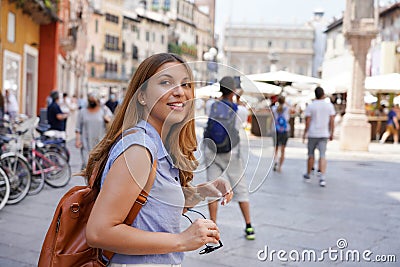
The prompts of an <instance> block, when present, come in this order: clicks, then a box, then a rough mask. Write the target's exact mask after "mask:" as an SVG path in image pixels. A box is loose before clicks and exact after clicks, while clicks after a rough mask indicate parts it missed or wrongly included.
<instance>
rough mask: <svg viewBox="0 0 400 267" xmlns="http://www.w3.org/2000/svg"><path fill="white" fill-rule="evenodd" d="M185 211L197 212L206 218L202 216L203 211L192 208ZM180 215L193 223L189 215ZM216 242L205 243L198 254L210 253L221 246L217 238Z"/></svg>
mask: <svg viewBox="0 0 400 267" xmlns="http://www.w3.org/2000/svg"><path fill="white" fill-rule="evenodd" d="M187 211H189V212H194V213H197V214H199V215H200V216H201V217H203V219H207V218H206V216H204V215H203V213H201V212H200V211H197V210H194V209H187ZM182 216H183V217H185V218H187V219H188V220H189V221H190V223H193V221H192V220H191V219H190V217H189V216H187V215H186V214H182ZM218 242H219V244H218V245H217V246H213V245H208V244H206V245H205V246H206V247H205V248H203V249H202V250H200V252H199V254H200V255H204V254H208V253H211V252H213V251H215V250H217V249H219V248H222V246H223V244H222V242H221V240H218Z"/></svg>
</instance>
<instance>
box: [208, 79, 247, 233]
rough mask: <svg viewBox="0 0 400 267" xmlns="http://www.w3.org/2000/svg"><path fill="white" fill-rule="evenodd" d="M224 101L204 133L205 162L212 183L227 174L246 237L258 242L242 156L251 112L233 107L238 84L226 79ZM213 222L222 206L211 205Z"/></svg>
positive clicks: (213, 111)
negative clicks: (243, 128) (243, 132)
mask: <svg viewBox="0 0 400 267" xmlns="http://www.w3.org/2000/svg"><path fill="white" fill-rule="evenodd" d="M220 91H221V92H222V99H220V100H216V101H215V103H213V104H212V106H211V109H210V114H209V119H208V122H207V127H206V128H205V130H204V143H205V162H206V166H207V169H206V173H207V179H208V181H212V180H213V179H215V177H219V176H221V175H222V174H223V173H225V174H226V176H227V178H228V180H229V182H230V184H231V185H232V187H233V192H234V200H236V201H237V202H238V203H239V207H240V209H241V212H242V215H243V217H244V220H245V224H246V226H245V237H246V238H247V239H248V240H254V239H255V233H254V229H253V227H252V225H251V218H250V202H249V192H248V190H247V184H246V179H245V176H244V169H243V162H242V158H241V155H240V136H239V130H240V127H241V124H242V122H244V121H247V115H248V112H247V109H246V108H245V107H244V106H243V105H237V104H236V103H233V97H234V95H235V93H234V92H235V81H234V79H233V78H232V77H230V76H225V77H223V78H222V79H221V81H220ZM208 209H209V212H210V218H211V220H213V221H214V222H216V221H217V211H218V202H217V201H215V200H210V201H209V203H208Z"/></svg>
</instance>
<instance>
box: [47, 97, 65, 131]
mask: <svg viewBox="0 0 400 267" xmlns="http://www.w3.org/2000/svg"><path fill="white" fill-rule="evenodd" d="M51 98H52V100H53V102H52V103H51V104H50V105H49V106H48V107H47V121H48V123H49V124H50V130H57V131H62V132H65V128H66V123H65V120H66V119H67V118H68V114H66V113H63V112H62V111H61V108H60V106H59V105H58V101H59V94H58V92H52V93H51Z"/></svg>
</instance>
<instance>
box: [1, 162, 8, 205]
mask: <svg viewBox="0 0 400 267" xmlns="http://www.w3.org/2000/svg"><path fill="white" fill-rule="evenodd" d="M9 196H10V182H9V181H8V177H7V174H6V173H5V171H3V169H2V168H0V210H1V209H2V208H3V207H4V205H6V203H7V200H8V197H9Z"/></svg>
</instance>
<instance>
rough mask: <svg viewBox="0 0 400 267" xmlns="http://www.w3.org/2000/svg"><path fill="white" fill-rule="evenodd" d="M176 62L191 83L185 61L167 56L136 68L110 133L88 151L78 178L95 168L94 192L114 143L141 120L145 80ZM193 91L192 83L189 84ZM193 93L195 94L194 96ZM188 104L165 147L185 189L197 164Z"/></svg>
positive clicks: (195, 143)
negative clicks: (167, 64) (187, 110)
mask: <svg viewBox="0 0 400 267" xmlns="http://www.w3.org/2000/svg"><path fill="white" fill-rule="evenodd" d="M169 62H178V63H182V64H184V66H185V67H186V69H187V71H188V74H189V78H190V81H193V74H192V71H191V69H190V68H189V66H188V65H187V64H186V63H185V61H184V60H183V59H182V58H181V57H179V56H177V55H175V54H170V53H160V54H155V55H152V56H150V57H149V58H147V59H145V60H144V61H143V62H142V63H141V64H140V65H139V67H138V68H137V70H136V72H135V74H134V75H133V77H132V79H131V81H130V83H129V86H128V90H127V92H126V95H125V97H124V101H123V103H122V105H121V106H120V107H119V108H118V110H117V113H116V115H115V118H114V120H113V122H112V125H111V128H110V130H109V131H108V132H107V134H106V136H105V137H104V138H103V139H102V140H101V141H100V143H99V144H97V145H96V147H95V148H94V149H93V150H92V151H91V153H90V155H89V160H88V164H87V167H86V169H85V170H83V171H82V172H81V173H80V175H82V176H84V177H85V178H86V179H89V178H90V176H91V174H92V173H93V171H94V170H95V168H98V174H97V177H96V180H95V182H94V187H95V188H96V189H99V188H100V180H101V179H100V178H101V174H102V172H103V170H104V166H105V164H106V162H107V158H108V153H109V151H110V149H111V147H112V146H113V144H114V143H115V142H116V141H117V140H118V138H120V137H121V136H122V133H123V131H124V130H126V129H129V128H131V127H133V126H135V125H136V124H137V123H138V122H139V121H140V120H142V119H144V108H143V106H142V105H140V104H139V100H138V94H137V92H138V90H146V87H147V83H146V82H147V81H148V80H149V79H150V78H151V77H152V76H153V75H154V74H156V73H157V70H158V69H159V68H160V67H161V66H162V65H163V64H165V63H169ZM190 84H191V87H192V90H193V92H194V83H190ZM193 94H194V93H193ZM188 102H190V103H188V104H189V105H191V109H190V112H189V114H188V116H187V118H186V119H184V120H183V121H182V123H179V124H175V125H173V126H172V127H171V130H170V131H169V134H168V136H167V138H166V139H165V140H166V143H165V144H164V145H165V147H166V149H167V150H168V152H169V154H170V155H171V157H172V158H173V160H174V164H175V166H176V167H177V168H179V169H180V171H179V176H180V178H181V179H180V180H181V185H182V186H184V187H186V186H188V184H189V182H190V181H191V180H192V179H193V171H194V170H195V169H196V168H197V166H198V162H197V160H196V158H195V156H194V151H196V148H197V140H196V133H195V124H194V106H193V101H188Z"/></svg>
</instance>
